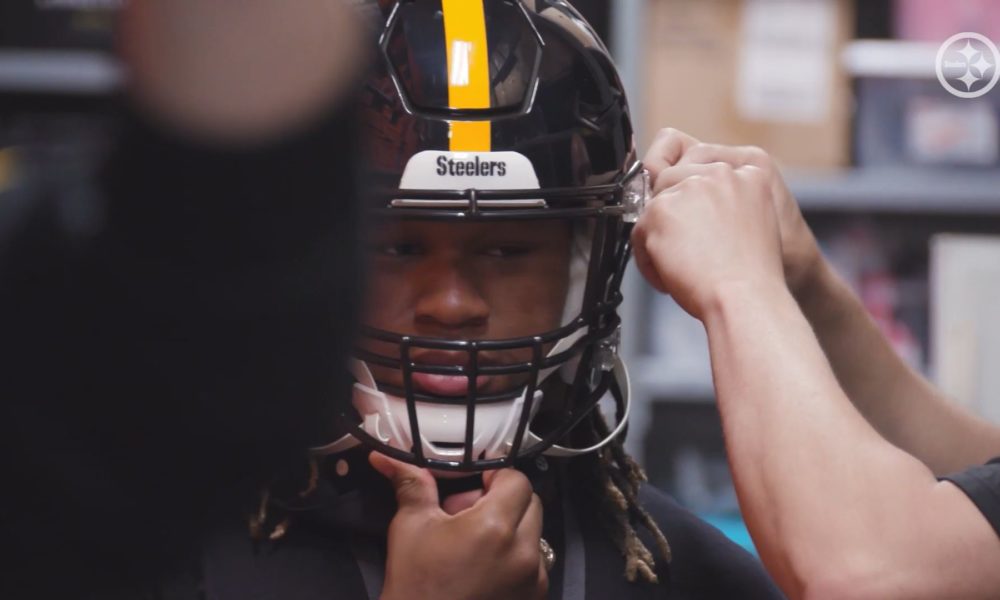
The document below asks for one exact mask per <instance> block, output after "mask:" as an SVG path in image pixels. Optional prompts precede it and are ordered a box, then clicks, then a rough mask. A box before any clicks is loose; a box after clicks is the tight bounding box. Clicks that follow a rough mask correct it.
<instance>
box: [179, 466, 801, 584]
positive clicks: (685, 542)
mask: <svg viewBox="0 0 1000 600" xmlns="http://www.w3.org/2000/svg"><path fill="white" fill-rule="evenodd" d="M366 454H367V452H365V451H362V450H358V451H352V452H350V453H347V454H346V455H345V458H343V460H344V461H345V462H346V466H347V469H346V471H347V475H345V476H341V475H338V474H337V473H338V472H343V471H344V470H345V469H344V465H341V468H340V469H336V468H334V464H335V463H336V461H337V460H339V459H338V458H332V459H330V461H329V463H330V464H327V465H326V467H325V469H324V470H325V473H326V474H325V475H324V477H323V478H322V480H321V485H320V489H319V491H318V492H316V493H315V494H313V495H312V496H310V497H309V498H308V499H306V500H303V501H302V503H303V504H302V506H301V507H299V508H303V509H304V510H293V511H290V512H288V513H284V514H290V515H291V521H290V523H291V525H290V528H289V530H288V533H287V534H286V535H285V537H283V538H282V539H280V540H279V541H277V542H275V543H271V542H266V543H258V544H254V543H253V542H251V540H250V537H249V534H248V530H247V526H246V521H245V520H243V519H235V518H234V519H233V520H232V524H231V527H229V528H228V529H226V530H223V531H220V532H218V533H217V535H216V536H214V537H213V539H212V541H211V542H210V543H209V544H208V545H207V546H206V549H205V551H204V554H203V556H202V557H201V559H200V561H199V564H198V565H197V568H196V569H194V571H196V572H197V575H194V576H192V575H190V574H187V575H185V576H181V577H179V578H177V579H175V580H174V581H172V582H171V583H170V585H168V586H165V590H160V593H161V594H162V597H163V598H164V600H195V598H196V597H197V596H196V593H195V591H194V590H195V589H197V588H200V590H201V591H202V592H203V593H204V594H205V596H204V597H205V600H244V599H246V598H254V599H255V600H272V599H273V600H284V599H287V598H296V599H298V600H312V599H315V600H320V599H324V600H329V599H331V598H337V599H338V600H340V599H343V600H372V599H374V598H377V597H378V594H379V590H380V586H381V582H382V578H383V571H382V570H383V568H384V567H383V565H384V561H385V535H386V529H387V526H388V523H389V521H390V519H391V518H392V515H393V514H394V511H395V506H394V499H393V494H392V490H391V488H389V486H388V484H387V483H386V482H385V480H384V479H382V478H381V476H380V475H378V474H377V473H374V472H373V471H372V469H371V468H370V466H369V465H368V463H367V460H366V459H365V455H366ZM542 464H543V465H545V470H544V471H542V470H540V469H539V468H538V466H537V465H536V464H535V463H531V464H529V465H525V466H522V470H523V471H524V472H525V473H526V474H527V475H528V476H529V477H530V478H531V479H532V481H533V483H534V485H535V489H536V491H538V492H539V495H540V496H542V498H543V503H544V505H545V513H544V514H545V525H544V532H543V535H544V537H545V538H546V539H547V540H548V541H549V542H550V543H551V544H552V546H553V548H554V550H555V552H556V556H557V559H556V563H555V566H554V568H553V571H552V573H550V589H549V598H552V599H553V600H608V599H615V600H628V599H630V598H635V599H639V598H642V599H654V598H656V599H664V600H667V599H670V600H681V599H683V600H696V599H705V600H707V599H719V600H733V599H736V598H739V599H741V600H756V599H761V600H764V599H766V600H771V599H780V598H783V596H782V594H781V592H780V591H779V590H778V588H777V587H776V586H775V584H774V583H773V582H772V581H771V580H770V578H769V577H768V575H767V574H766V572H765V571H764V569H763V568H762V566H761V564H760V562H759V561H758V560H757V559H756V558H754V557H753V556H751V555H750V554H749V553H747V552H746V551H744V550H743V549H742V548H739V547H738V546H736V545H735V544H733V543H732V542H731V541H729V540H728V539H727V538H726V537H725V536H723V535H722V533H721V532H719V531H718V530H717V529H715V528H713V527H712V526H710V525H708V524H707V523H705V522H704V521H702V520H700V519H698V518H697V517H696V516H694V515H693V514H691V513H690V512H688V511H687V510H685V509H684V508H682V507H680V506H679V505H678V504H677V503H676V502H675V501H674V500H673V499H671V498H670V497H668V496H667V495H665V494H663V493H662V492H660V491H658V490H656V489H655V488H652V487H650V486H646V487H645V488H644V489H643V490H642V492H641V501H642V503H643V505H644V506H645V507H646V509H647V510H648V511H649V512H650V513H651V515H652V516H653V518H654V519H655V520H656V522H657V523H658V524H659V526H660V527H661V529H662V531H663V532H664V534H665V535H666V537H667V539H668V541H669V542H670V544H671V549H672V553H673V558H672V561H671V562H670V563H669V564H667V563H665V562H664V561H662V560H660V559H659V558H658V559H657V567H656V572H657V575H658V578H659V582H658V583H656V584H651V583H645V582H637V583H629V582H628V581H627V580H626V579H625V577H624V570H625V562H624V558H623V557H622V555H621V553H620V552H619V551H618V549H617V548H616V547H615V545H614V544H613V542H612V540H611V539H610V537H609V536H608V534H607V532H606V531H605V530H604V528H603V527H602V526H601V524H600V522H599V519H597V518H595V516H594V515H590V514H580V509H579V508H577V507H576V504H575V503H573V502H569V499H571V498H575V497H578V496H579V495H580V493H581V491H580V490H579V489H577V487H576V486H575V485H574V483H573V481H572V480H570V479H569V478H568V475H567V474H566V471H565V470H564V465H563V464H561V461H559V460H548V461H547V462H543V463H542ZM553 492H554V493H553ZM291 496H293V497H294V496H295V494H292V495H291ZM279 504H281V503H280V501H279ZM272 510H280V509H279V508H277V507H276V506H275V507H272ZM280 518H281V517H279V516H277V515H276V516H274V517H273V521H272V522H274V521H276V520H278V519H280ZM639 532H640V536H641V537H644V541H645V542H646V544H647V547H649V548H654V547H655V546H654V545H653V544H652V540H651V539H650V538H649V536H648V535H644V533H645V532H644V530H642V529H641V528H640V529H639ZM470 558H471V559H473V560H490V557H489V556H485V555H484V556H481V557H470Z"/></svg>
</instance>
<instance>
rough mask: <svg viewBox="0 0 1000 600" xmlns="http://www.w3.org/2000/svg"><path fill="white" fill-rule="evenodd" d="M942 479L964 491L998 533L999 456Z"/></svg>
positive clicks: (999, 509) (999, 508) (999, 531)
mask: <svg viewBox="0 0 1000 600" xmlns="http://www.w3.org/2000/svg"><path fill="white" fill-rule="evenodd" d="M944 479H945V480H947V481H950V482H952V483H954V484H955V485H957V486H958V487H959V488H960V489H961V490H962V491H963V492H965V493H966V495H968V496H969V498H970V499H971V500H972V502H973V504H975V505H976V507H977V508H979V510H980V511H981V512H982V513H983V515H984V516H985V517H986V520H987V521H989V522H990V525H992V526H993V529H994V531H996V532H997V535H1000V458H995V459H993V460H991V461H990V462H988V463H986V464H985V465H981V466H978V467H972V468H971V469H968V470H966V471H962V472H961V473H956V474H954V475H948V476H946V477H944Z"/></svg>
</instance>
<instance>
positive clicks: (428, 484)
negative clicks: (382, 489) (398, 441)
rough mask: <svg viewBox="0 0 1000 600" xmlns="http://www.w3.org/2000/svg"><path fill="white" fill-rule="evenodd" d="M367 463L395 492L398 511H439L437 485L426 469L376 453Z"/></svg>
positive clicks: (372, 454) (369, 457) (370, 455)
mask: <svg viewBox="0 0 1000 600" xmlns="http://www.w3.org/2000/svg"><path fill="white" fill-rule="evenodd" d="M368 462H370V463H371V465H372V467H374V468H375V470H376V471H378V472H379V473H381V474H382V476H383V477H385V478H386V479H388V480H389V483H391V484H392V488H393V489H394V490H396V503H397V504H398V505H399V510H400V511H403V510H426V509H439V506H438V491H437V483H436V482H435V481H434V476H433V475H431V472H430V471H428V470H427V469H421V468H419V467H415V466H413V465H409V464H406V463H404V462H400V461H398V460H396V459H394V458H389V457H388V456H386V455H384V454H380V453H378V452H372V453H371V454H369V455H368Z"/></svg>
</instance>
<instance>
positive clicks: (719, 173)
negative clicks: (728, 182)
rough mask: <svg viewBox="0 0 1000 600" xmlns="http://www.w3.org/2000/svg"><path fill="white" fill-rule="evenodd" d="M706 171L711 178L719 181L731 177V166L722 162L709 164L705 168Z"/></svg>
mask: <svg viewBox="0 0 1000 600" xmlns="http://www.w3.org/2000/svg"><path fill="white" fill-rule="evenodd" d="M706 170H707V171H708V173H709V174H710V175H712V176H713V177H717V178H719V179H726V178H729V177H732V175H733V167H732V165H730V164H729V163H724V162H713V163H709V164H708V165H707V167H706Z"/></svg>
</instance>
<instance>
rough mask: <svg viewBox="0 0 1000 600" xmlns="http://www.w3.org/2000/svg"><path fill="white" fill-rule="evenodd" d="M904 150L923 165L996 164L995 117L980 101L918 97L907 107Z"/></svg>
mask: <svg viewBox="0 0 1000 600" xmlns="http://www.w3.org/2000/svg"><path fill="white" fill-rule="evenodd" d="M905 124H906V149H907V153H908V154H909V155H910V157H911V158H912V159H913V160H915V161H916V162H919V163H923V164H960V165H971V166H990V165H993V164H996V162H997V158H998V155H1000V148H998V139H997V138H998V136H1000V133H998V130H997V129H998V128H997V118H996V115H995V114H994V113H993V106H992V105H991V104H990V103H989V102H985V101H982V100H952V99H948V100H939V99H936V98H922V97H917V98H913V99H911V100H910V102H909V103H908V104H907V106H906V118H905Z"/></svg>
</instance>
